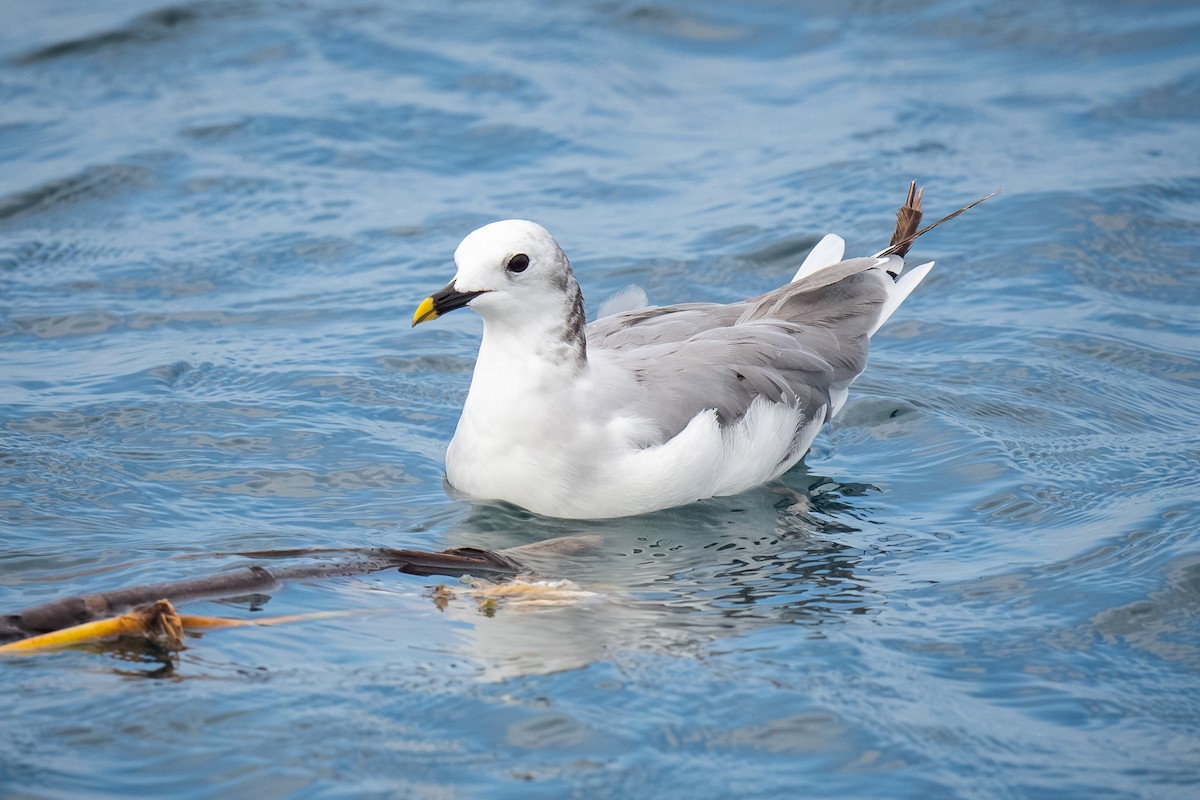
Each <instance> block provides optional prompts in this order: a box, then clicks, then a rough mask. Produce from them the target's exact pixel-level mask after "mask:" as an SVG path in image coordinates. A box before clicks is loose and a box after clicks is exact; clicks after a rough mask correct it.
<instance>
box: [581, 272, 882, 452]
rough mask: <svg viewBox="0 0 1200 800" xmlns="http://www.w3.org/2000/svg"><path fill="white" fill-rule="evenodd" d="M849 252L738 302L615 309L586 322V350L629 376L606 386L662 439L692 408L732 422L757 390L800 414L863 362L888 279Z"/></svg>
mask: <svg viewBox="0 0 1200 800" xmlns="http://www.w3.org/2000/svg"><path fill="white" fill-rule="evenodd" d="M877 263H878V262H877V261H876V260H874V259H853V260H851V261H845V262H842V263H840V264H837V265H834V266H832V267H829V268H827V269H825V270H822V271H820V272H818V273H816V274H814V275H812V276H809V277H808V278H805V279H802V280H800V281H797V282H795V283H790V284H787V285H785V286H781V287H779V288H778V289H775V290H773V291H771V292H768V293H767V294H764V295H761V296H759V297H755V298H752V299H750V300H744V301H742V302H739V303H731V304H728V305H722V304H719V303H688V304H684V305H676V306H665V307H660V308H647V309H642V310H639V311H631V312H626V313H623V314H614V315H612V316H609V317H604V318H602V319H599V320H596V321H595V322H593V323H592V324H591V325H589V326H588V327H587V342H588V351H589V357H590V358H593V359H600V360H603V361H606V362H608V364H609V365H610V366H612V367H614V368H617V369H619V370H621V371H622V372H625V373H628V374H629V375H631V376H632V378H633V381H632V382H629V383H624V384H621V385H620V387H626V388H620V387H609V389H608V391H610V392H625V393H628V395H629V396H628V397H613V398H610V401H611V402H612V403H614V405H625V404H627V403H630V404H633V403H636V404H637V407H638V413H639V415H641V416H645V417H648V418H649V419H652V420H653V421H654V422H655V424H656V425H658V427H659V433H660V435H661V436H662V437H663V439H667V438H670V437H671V436H674V435H675V434H676V433H678V432H679V431H680V430H682V429H683V427H684V426H686V425H687V423H688V422H689V421H690V420H691V419H692V418H693V417H694V416H695V415H696V414H697V413H699V412H701V411H704V410H706V409H716V411H717V414H718V416H719V418H720V420H721V421H722V423H724V424H729V423H731V422H735V421H737V420H738V419H740V418H741V417H742V415H744V414H745V413H746V410H747V409H748V408H749V407H750V403H751V402H752V401H753V400H754V399H755V398H756V397H759V396H763V397H766V398H767V399H769V400H771V401H773V402H786V403H789V404H792V405H796V406H797V407H799V408H801V409H802V410H804V411H805V416H806V418H808V419H813V418H814V417H815V416H816V415H817V414H818V413H823V410H822V407H828V406H829V405H830V402H831V401H830V396H831V394H833V393H835V392H838V391H841V390H844V389H845V388H846V387H848V386H849V385H850V383H851V382H852V381H853V380H854V379H855V378H856V377H858V375H859V374H860V373H861V372H862V371H863V369H864V368H865V367H866V360H867V345H868V341H869V336H868V332H869V331H870V330H871V329H872V327H873V326H874V324H875V321H876V320H877V319H878V317H879V313H880V310H881V308H882V307H883V304H884V301H885V300H886V299H887V297H888V289H889V287H888V284H890V283H891V277H890V276H889V275H888V274H887V273H886V272H884V270H882V269H878V268H877V267H876V265H877Z"/></svg>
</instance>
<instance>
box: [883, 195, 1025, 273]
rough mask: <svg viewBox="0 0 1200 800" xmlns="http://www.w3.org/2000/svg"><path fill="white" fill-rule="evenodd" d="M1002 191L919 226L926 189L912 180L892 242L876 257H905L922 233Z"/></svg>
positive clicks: (899, 212) (897, 219)
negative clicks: (921, 226)
mask: <svg viewBox="0 0 1200 800" xmlns="http://www.w3.org/2000/svg"><path fill="white" fill-rule="evenodd" d="M1002 191H1004V190H1003V189H997V190H996V191H994V192H992V193H991V194H989V195H985V196H983V197H981V198H979V199H978V200H976V201H975V202H973V203H967V204H966V205H965V206H963V207H962V208H960V209H959V210H958V211H955V212H953V213H951V214H947V215H946V216H944V217H942V218H941V219H939V220H938V221H937V222H931V223H929V224H928V225H926V226H925V227H924V228H918V227H917V226H918V225H920V224H921V198H922V196H923V195H924V194H925V190H924V189H923V188H918V187H917V182H916V181H912V182H911V183H909V185H908V197H907V199H906V200H905V201H904V205H902V206H901V207H900V210H899V211H897V212H896V232H895V233H894V234H892V241H891V244H889V245H888V246H887V247H885V248H884V249H882V250H880V251H879V252H878V253H876V254H875V257H876V258H883V257H885V256H891V255H897V256H900V257H901V258H903V257H904V255H905V254H906V253H907V252H908V248H910V247H912V243H913V242H915V241H916V240H917V239H918V238H919V237H920V236H921V235H922V234H924V233H927V232H929V231H931V230H933V229H934V228H936V227H937V226H938V225H941V224H942V223H943V222H949V221H950V220H952V219H954V218H955V217H957V216H958V215H959V214H961V213H963V212H964V211H967V210H969V209H972V208H974V207H975V206H977V205H979V204H980V203H982V202H983V201H984V200H988V199H991V198H993V197H995V196H996V195H998V194H1000V193H1001V192H1002Z"/></svg>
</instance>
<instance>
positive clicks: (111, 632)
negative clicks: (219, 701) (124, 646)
mask: <svg viewBox="0 0 1200 800" xmlns="http://www.w3.org/2000/svg"><path fill="white" fill-rule="evenodd" d="M361 613H362V612H355V611H317V612H313V613H311V614H290V615H287V616H281V617H266V618H264V619H255V620H247V619H229V618H226V617H200V616H194V615H182V616H181V615H180V614H179V613H178V612H176V611H175V607H174V606H172V605H171V603H170V601H167V600H159V601H158V602H156V603H153V604H152V605H148V606H140V607H138V608H135V609H132V610H130V611H128V612H126V613H124V614H121V615H119V616H116V617H109V618H107V619H99V620H95V621H93V622H85V623H83V624H82V625H73V626H71V627H69V628H63V629H61V630H57V631H53V632H51V633H44V634H41V635H40V636H31V637H29V638H28V639H21V640H20V641H16V642H11V643H9V644H6V645H3V646H0V655H30V654H33V653H41V652H46V651H48V650H60V649H62V648H64V647H74V646H76V645H81V644H88V643H91V642H96V641H100V640H103V639H112V638H115V637H117V636H139V637H142V638H146V639H150V640H151V641H153V642H155V643H156V644H158V645H160V646H162V647H163V648H165V649H168V650H182V649H183V631H184V630H185V629H187V630H196V629H208V628H233V627H241V626H245V625H279V624H282V623H285V622H301V621H304V620H312V619H329V618H331V617H343V616H348V615H350V614H361Z"/></svg>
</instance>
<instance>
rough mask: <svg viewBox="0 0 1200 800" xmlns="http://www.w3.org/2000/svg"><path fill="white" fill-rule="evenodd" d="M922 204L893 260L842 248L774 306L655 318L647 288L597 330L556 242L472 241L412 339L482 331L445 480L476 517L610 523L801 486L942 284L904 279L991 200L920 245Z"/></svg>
mask: <svg viewBox="0 0 1200 800" xmlns="http://www.w3.org/2000/svg"><path fill="white" fill-rule="evenodd" d="M922 194H923V192H922V190H920V189H918V188H917V184H916V182H915V181H913V182H912V183H911V184H910V185H909V190H908V196H907V198H906V200H905V203H904V205H903V206H902V207H901V208H900V210H899V212H898V214H897V226H896V232H895V234H894V235H893V237H892V240H891V244H890V245H889V246H888V247H887V248H885V249H883V250H882V251H880V252H879V253H877V254H876V255H874V256H870V257H867V258H852V259H848V260H844V259H843V256H844V252H845V242H844V241H843V240H842V239H841V238H840V237H838V236H836V235H833V234H830V235H828V236H826V237H825V238H823V239H822V240H821V241H820V242H819V243H818V244H817V245H816V246H815V247H814V248H813V249H812V251H811V252H810V253H809V254H808V257H807V258H805V260H804V262H803V263H802V264H801V265H800V268H799V269H798V270H797V271H796V274H795V276H794V277H793V278H792V279H791V281H790V282H788V283H787V284H785V285H783V286H780V287H779V288H777V289H773V290H771V291H769V292H767V293H766V294H762V295H759V296H757V297H752V298H750V299H747V300H742V301H740V302H735V303H728V304H721V303H681V304H678V305H669V306H649V305H647V303H646V296H645V294H644V293H643V292H641V290H637V289H635V290H632V291H627V292H625V293H623V295H620V296H618V297H616V298H614V300H613V301H610V302H609V303H606V304H605V305H604V306H603V307H602V308H601V310H600V314H599V316H598V318H597V319H596V320H595V321H594V322H592V323H590V324H587V323H586V322H585V319H584V306H583V295H582V293H581V292H580V289H579V283H578V282H577V281H576V279H575V274H574V272H573V271H572V269H571V263H570V261H568V259H567V256H566V254H565V253H564V252H563V250H562V248H561V247H559V245H558V242H556V241H555V240H554V237H552V236H551V235H550V233H549V232H547V231H546V229H545V228H543V227H542V226H540V225H538V224H536V223H534V222H529V221H526V220H516V219H510V220H503V221H500V222H493V223H491V224H489V225H485V226H483V227H482V228H479V229H478V230H476V231H473V232H472V233H470V234H469V235H468V236H467V237H466V238H465V239H463V241H462V243H461V244H460V245H459V246H458V249H457V250H456V251H455V253H454V262H455V265H456V267H457V273H456V274H455V276H454V279H453V280H452V281H450V283H449V284H447V285H446V286H445V288H443V289H441V290H440V291H438V292H436V293H435V294H433V295H431V296H429V297H427V298H425V299H424V300H423V301H422V302H421V303H420V305H419V306H418V307H417V309H416V311H415V313H414V314H413V322H412V324H413V326H416V325H418V324H419V323H422V322H426V321H428V320H433V319H436V318H438V317H440V316H442V315H444V314H447V313H449V312H450V311H453V310H455V309H458V308H464V307H465V308H471V309H473V310H474V311H476V312H477V313H478V314H479V315H480V316H481V317H482V318H483V339H482V341H481V343H480V345H479V355H478V358H477V359H476V362H475V371H474V375H473V377H472V379H471V388H470V391H469V392H468V393H467V399H466V402H465V404H464V406H463V411H462V416H461V418H460V419H459V421H458V427H457V429H456V430H455V432H454V437H453V439H452V440H451V441H450V446H449V448H448V449H447V451H446V478H447V481H448V482H449V484H450V485H451V486H452V487H453V488H454V489H455V490H456V491H457V492H458V493H460V494H462V495H465V496H466V497H467V498H470V499H473V500H480V501H505V502H508V503H512V504H515V505H518V506H521V507H523V508H525V509H528V510H529V511H532V512H534V513H535V514H540V515H543V516H549V517H560V518H569V519H602V518H609V517H625V516H632V515H636V514H646V513H649V512H653V511H658V510H661V509H665V508H671V507H674V506H680V505H685V504H688V503H694V502H696V501H699V500H704V499H707V498H711V497H718V496H723V495H735V494H739V493H741V492H745V491H748V490H750V489H752V488H754V487H756V486H759V485H761V484H763V483H766V482H768V481H771V480H773V479H775V478H777V477H778V476H780V475H782V474H783V473H785V472H787V471H788V470H789V469H790V468H791V467H793V466H794V465H795V464H796V463H797V462H798V461H799V460H800V459H801V458H802V457H803V456H804V454H805V453H806V452H807V451H808V448H809V446H810V445H811V444H812V442H813V439H814V438H815V437H816V435H817V433H818V432H819V431H820V429H821V427H822V426H823V425H824V424H825V423H826V422H827V421H829V420H830V419H832V418H833V417H834V416H835V415H836V414H837V413H838V411H840V410H841V408H842V406H843V405H845V403H846V398H847V396H848V394H849V389H850V385H851V384H852V383H853V382H854V380H855V378H857V377H858V376H859V375H860V374H861V373H862V371H863V369H864V368H865V367H866V363H867V348H868V344H869V342H870V339H871V337H872V336H873V335H874V334H875V332H876V331H878V330H879V328H880V326H881V325H883V324H884V323H885V322H886V321H887V320H888V318H889V317H891V316H892V314H893V313H895V311H896V309H898V308H899V307H900V304H901V303H903V302H904V300H905V298H907V297H908V296H909V294H911V293H912V291H913V290H914V289H915V288H916V287H917V284H919V283H920V282H921V280H922V279H923V278H924V277H925V276H926V275H927V274H928V273H929V271H930V269H932V268H933V262H929V263H925V264H921V265H920V266H917V267H915V268H912V269H909V270H907V271H905V270H904V256H905V254H906V253H907V251H908V248H909V246H910V245H911V244H912V242H913V240H915V239H916V238H917V237H918V236H920V235H921V234H923V233H925V231H927V230H929V229H930V228H933V227H934V226H936V225H938V224H940V223H942V222H944V221H946V220H947V219H950V218H952V217H954V216H957V215H958V214H960V213H962V212H963V211H965V210H967V209H968V208H970V207H972V206H974V205H976V204H977V203H979V202H982V200H984V199H987V198H981V199H980V200H977V201H975V203H972V204H970V205H968V206H965V207H964V208H962V209H959V210H958V211H956V212H954V213H953V214H951V215H949V216H947V217H945V218H943V219H941V220H938V222H935V223H933V225H929V226H927V227H926V228H923V229H920V230H918V226H919V224H920V220H921V214H922V212H921V201H922ZM993 194H994V193H993ZM991 196H992V195H988V197H991Z"/></svg>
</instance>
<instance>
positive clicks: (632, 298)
mask: <svg viewBox="0 0 1200 800" xmlns="http://www.w3.org/2000/svg"><path fill="white" fill-rule="evenodd" d="M649 304H650V302H649V298H647V297H646V291H645V290H644V289H643V288H642V287H640V286H626V287H625V288H624V289H622V290H621V291H619V292H617V293H616V294H614V295H613V296H612V297H610V298H608V299H607V300H605V301H604V302H603V303H601V304H600V310H599V311H597V312H596V319H600V318H602V317H611V316H612V315H613V314H624V313H625V312H627V311H641V310H642V309H643V308H645V307H646V306H648V305H649Z"/></svg>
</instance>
